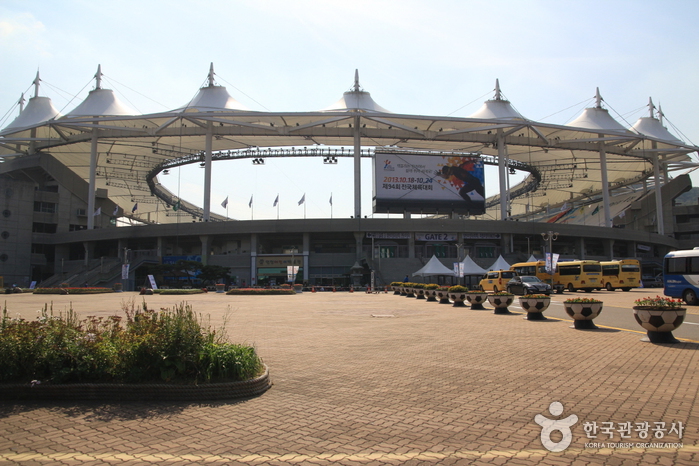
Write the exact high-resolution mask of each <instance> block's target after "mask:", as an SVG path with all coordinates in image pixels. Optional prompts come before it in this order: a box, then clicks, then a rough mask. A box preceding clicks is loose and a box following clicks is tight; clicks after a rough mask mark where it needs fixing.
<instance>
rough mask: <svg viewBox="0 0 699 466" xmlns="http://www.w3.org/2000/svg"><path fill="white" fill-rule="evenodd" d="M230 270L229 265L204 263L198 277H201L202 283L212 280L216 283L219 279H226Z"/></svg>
mask: <svg viewBox="0 0 699 466" xmlns="http://www.w3.org/2000/svg"><path fill="white" fill-rule="evenodd" d="M230 272H231V268H230V267H223V266H221V265H205V266H203V267H202V268H201V273H200V274H199V278H200V279H201V281H202V283H207V282H213V283H214V284H216V283H218V282H219V280H224V279H227V278H228V274H229V273H230Z"/></svg>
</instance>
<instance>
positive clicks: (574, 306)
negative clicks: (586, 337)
mask: <svg viewBox="0 0 699 466" xmlns="http://www.w3.org/2000/svg"><path fill="white" fill-rule="evenodd" d="M602 305H603V303H602V301H596V300H585V301H582V302H566V301H564V302H563V307H564V308H565V310H566V314H568V315H569V316H570V317H572V318H573V327H574V328H576V329H578V330H593V329H596V328H599V327H597V326H596V325H595V324H594V323H593V322H592V320H593V319H594V318H596V317H597V316H598V315H600V313H601V312H602Z"/></svg>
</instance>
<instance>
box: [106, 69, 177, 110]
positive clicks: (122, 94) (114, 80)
mask: <svg viewBox="0 0 699 466" xmlns="http://www.w3.org/2000/svg"><path fill="white" fill-rule="evenodd" d="M102 79H106V80H107V81H108V82H109V81H110V80H111V81H112V82H115V83H117V84H118V85H120V86H122V87H125V88H126V89H128V90H130V91H131V92H135V93H136V94H138V95H140V96H141V97H145V98H146V99H148V100H150V101H151V102H153V103H156V104H158V105H160V106H161V107H163V108H164V109H166V110H170V109H169V108H168V107H166V106H165V105H164V104H161V103H160V102H158V101H157V100H154V99H151V98H150V97H148V96H147V95H145V94H142V93H140V92H138V91H137V90H135V89H132V88H130V87H129V86H127V85H125V84H122V83H120V82H119V81H117V80H116V79H114V78H105V76H104V75H102ZM112 87H114V86H112ZM115 90H117V89H115ZM117 91H118V90H117ZM118 92H119V95H121V96H123V97H124V99H126V100H127V101H128V102H129V103H130V104H131V106H132V107H134V108H135V109H136V110H138V111H139V112H140V110H139V109H138V108H136V106H135V105H134V104H133V103H132V102H131V101H130V100H129V99H128V97H126V96H125V95H124V93H123V92H121V91H118Z"/></svg>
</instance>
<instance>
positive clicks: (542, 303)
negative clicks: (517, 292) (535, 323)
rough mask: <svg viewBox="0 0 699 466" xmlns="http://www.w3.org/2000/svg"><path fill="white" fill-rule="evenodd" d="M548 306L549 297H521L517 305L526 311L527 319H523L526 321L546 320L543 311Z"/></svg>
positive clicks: (549, 302)
mask: <svg viewBox="0 0 699 466" xmlns="http://www.w3.org/2000/svg"><path fill="white" fill-rule="evenodd" d="M550 304H551V297H550V296H539V297H529V296H521V297H520V298H519V305H520V306H522V309H524V310H525V311H527V317H525V319H527V320H546V317H544V311H545V310H546V309H548V307H549V305H550Z"/></svg>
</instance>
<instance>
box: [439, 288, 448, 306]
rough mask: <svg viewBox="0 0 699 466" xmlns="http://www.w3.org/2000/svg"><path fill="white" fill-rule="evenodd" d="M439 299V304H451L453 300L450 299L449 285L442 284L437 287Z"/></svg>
mask: <svg viewBox="0 0 699 466" xmlns="http://www.w3.org/2000/svg"><path fill="white" fill-rule="evenodd" d="M437 299H438V300H439V304H451V301H449V287H448V286H440V287H439V288H437Z"/></svg>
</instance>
